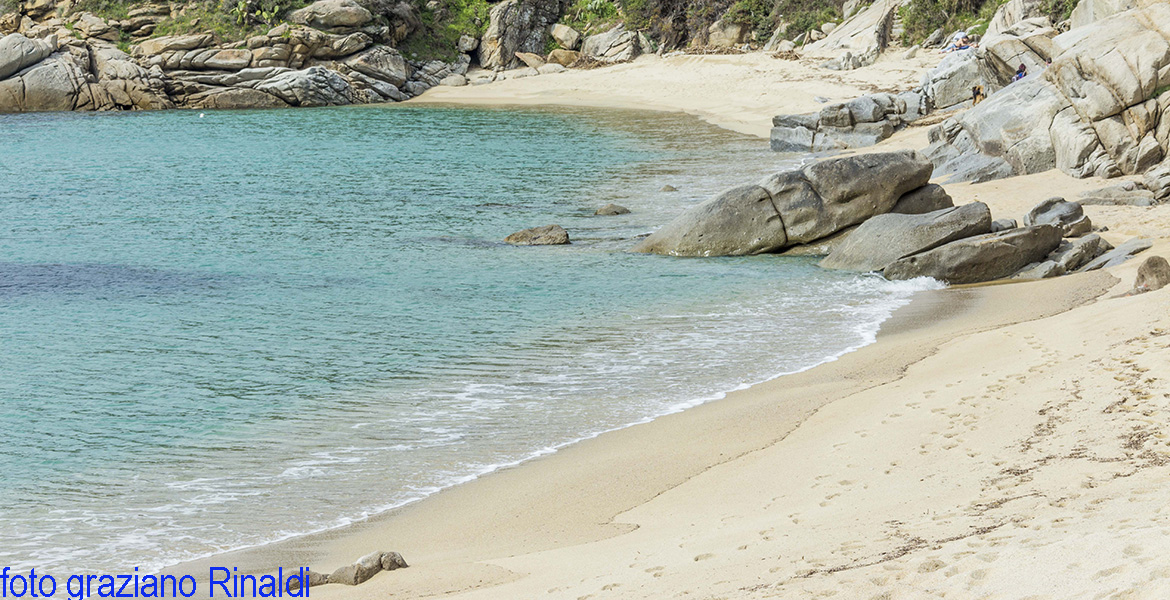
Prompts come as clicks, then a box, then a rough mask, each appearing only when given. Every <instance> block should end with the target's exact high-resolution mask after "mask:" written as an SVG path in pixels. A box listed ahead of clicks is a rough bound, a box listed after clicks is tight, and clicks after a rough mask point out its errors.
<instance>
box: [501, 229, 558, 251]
mask: <svg viewBox="0 0 1170 600" xmlns="http://www.w3.org/2000/svg"><path fill="white" fill-rule="evenodd" d="M504 241H505V242H507V243H509V244H512V245H513V246H556V245H560V244H568V243H569V232H567V231H565V228H564V227H561V226H560V225H543V226H541V227H533V228H532V229H524V230H522V231H517V232H516V233H513V234H512V235H509V236H508V237H506V238H504Z"/></svg>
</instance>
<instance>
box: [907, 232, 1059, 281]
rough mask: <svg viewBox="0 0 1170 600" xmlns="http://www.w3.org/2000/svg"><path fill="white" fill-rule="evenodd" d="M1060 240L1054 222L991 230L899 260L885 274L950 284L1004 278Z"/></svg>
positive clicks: (1054, 245) (1038, 259) (1041, 257)
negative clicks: (928, 278) (991, 231)
mask: <svg viewBox="0 0 1170 600" xmlns="http://www.w3.org/2000/svg"><path fill="white" fill-rule="evenodd" d="M1060 239H1061V237H1060V229H1058V228H1057V227H1054V226H1052V225H1036V226H1033V227H1021V228H1018V229H1011V230H1008V231H1001V232H999V233H988V234H985V235H980V236H975V237H969V238H965V239H961V240H957V241H954V242H951V243H949V244H945V245H943V246H939V247H938V248H935V249H933V250H928V251H926V252H923V253H921V254H915V255H912V256H908V257H906V258H902V259H899V260H897V261H895V262H893V263H891V264H890V265H889V266H888V267H886V268H885V271H884V274H885V276H886V278H887V279H891V280H896V279H912V278H915V277H933V278H935V279H938V280H940V281H945V282H947V283H951V284H964V283H980V282H983V281H992V280H995V279H1003V278H1005V277H1009V276H1011V275H1013V274H1015V273H1016V272H1018V271H1019V270H1020V269H1022V268H1024V267H1025V266H1027V265H1029V264H1031V263H1034V262H1041V261H1043V260H1044V258H1045V257H1046V256H1047V255H1048V253H1049V252H1052V250H1054V249H1055V248H1056V247H1057V245H1059V244H1060Z"/></svg>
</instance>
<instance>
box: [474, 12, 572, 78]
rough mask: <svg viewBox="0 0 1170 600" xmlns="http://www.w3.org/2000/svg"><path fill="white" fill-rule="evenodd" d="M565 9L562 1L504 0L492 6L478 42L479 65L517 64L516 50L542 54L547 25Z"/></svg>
mask: <svg viewBox="0 0 1170 600" xmlns="http://www.w3.org/2000/svg"><path fill="white" fill-rule="evenodd" d="M564 9H565V0H505V1H504V2H501V3H499V4H497V5H495V6H493V7H492V10H491V12H490V13H489V17H490V21H489V24H488V28H487V31H486V32H484V34H483V38H482V39H481V40H480V42H479V64H480V65H481V66H483V67H484V68H485V69H495V68H505V69H510V68H514V67H516V66H517V65H519V64H520V60H519V59H518V58H516V53H517V52H531V53H533V54H543V53H544V48H545V42H546V40H548V35H549V33H548V31H549V27H550V26H551V25H553V24H554V23H556V22H557V20H558V19H560V17H561V14H562V13H563V12H564Z"/></svg>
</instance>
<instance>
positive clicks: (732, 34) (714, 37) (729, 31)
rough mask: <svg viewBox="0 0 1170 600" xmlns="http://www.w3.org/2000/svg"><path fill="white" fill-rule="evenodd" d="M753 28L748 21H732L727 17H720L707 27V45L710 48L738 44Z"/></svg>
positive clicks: (728, 46)
mask: <svg viewBox="0 0 1170 600" xmlns="http://www.w3.org/2000/svg"><path fill="white" fill-rule="evenodd" d="M751 29H752V28H751V26H750V25H748V24H747V23H732V22H730V21H728V20H726V19H719V20H717V21H715V22H714V23H712V24H711V26H710V27H708V28H707V46H708V47H710V48H730V47H732V46H738V45H739V44H742V43H743V42H744V41H745V40H746V39H747V36H748V34H749V33H751Z"/></svg>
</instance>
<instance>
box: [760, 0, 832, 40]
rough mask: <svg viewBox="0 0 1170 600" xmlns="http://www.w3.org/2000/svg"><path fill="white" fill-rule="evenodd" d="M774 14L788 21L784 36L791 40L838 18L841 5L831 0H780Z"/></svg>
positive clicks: (779, 18)
mask: <svg viewBox="0 0 1170 600" xmlns="http://www.w3.org/2000/svg"><path fill="white" fill-rule="evenodd" d="M776 14H777V15H778V20H780V21H785V22H787V23H788V30H787V31H786V32H785V37H787V38H788V39H790V40H793V39H796V38H797V37H800V34H802V33H806V32H809V31H812V30H813V29H816V28H818V27H820V26H821V25H822V24H824V23H828V22H829V21H838V20H840V19H841V7H840V6H839V5H838V4H837V3H836V2H833V1H832V0H780V2H778V3H777V4H776Z"/></svg>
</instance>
